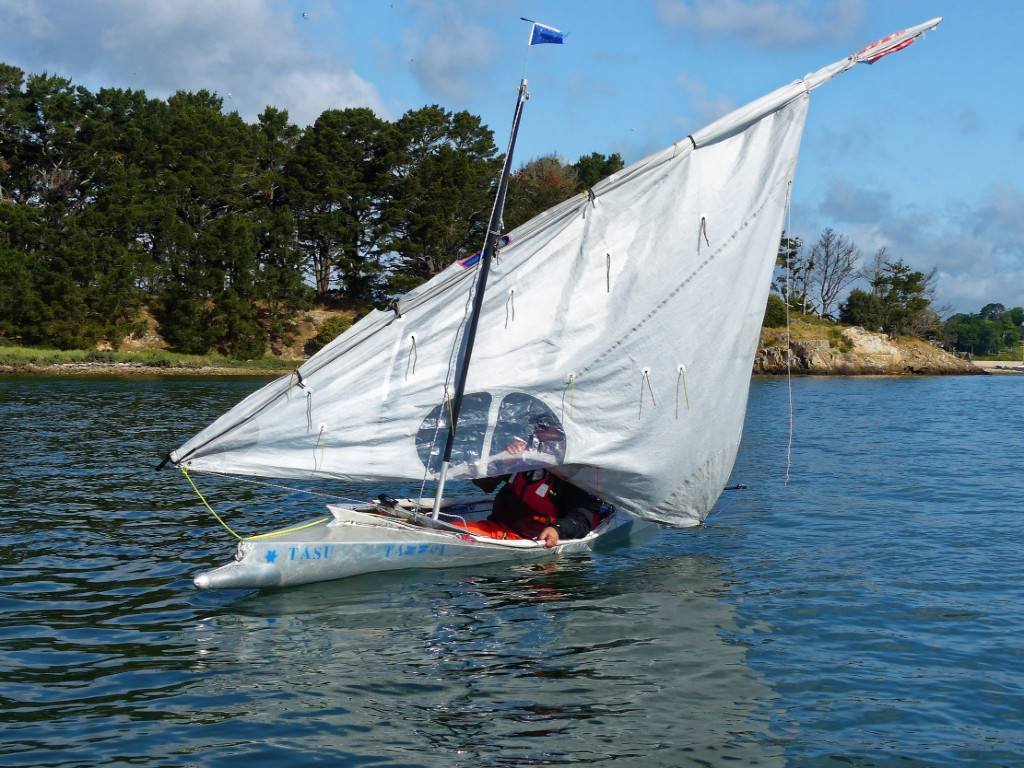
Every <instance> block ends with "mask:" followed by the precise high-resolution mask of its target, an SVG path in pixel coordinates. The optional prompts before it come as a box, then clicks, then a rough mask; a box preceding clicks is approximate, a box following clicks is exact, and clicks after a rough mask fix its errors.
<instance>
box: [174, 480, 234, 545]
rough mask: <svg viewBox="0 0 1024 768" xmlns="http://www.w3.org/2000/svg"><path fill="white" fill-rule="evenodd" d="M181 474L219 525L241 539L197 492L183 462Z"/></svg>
mask: <svg viewBox="0 0 1024 768" xmlns="http://www.w3.org/2000/svg"><path fill="white" fill-rule="evenodd" d="M181 474H183V475H184V476H185V479H186V480H188V484H189V485H191V486H192V490H193V491H195V492H196V496H198V497H199V500H200V501H201V502H203V504H204V506H205V507H206V508H207V509H208V510H210V514H212V515H213V516H214V517H215V518H217V522H218V523H220V524H221V525H223V526H224V528H225V529H226V530H227V532H228V533H230V534H231V535H232V536H234V537H235V538H236V539H241V538H242V537H241V536H239V535H238V534H237V533H235V532H234V531H233V530H231V526H230V525H228V524H227V523H225V522H224V521H223V520H222V519H221V517H220V515H218V514H217V513H216V512H214V510H213V507H211V506H210V504H209V502H207V501H206V499H204V498H203V494H201V493H200V492H199V489H198V488H196V484H195V483H193V482H192V478H191V477H189V476H188V470H187V469H185V465H184V464H182V465H181Z"/></svg>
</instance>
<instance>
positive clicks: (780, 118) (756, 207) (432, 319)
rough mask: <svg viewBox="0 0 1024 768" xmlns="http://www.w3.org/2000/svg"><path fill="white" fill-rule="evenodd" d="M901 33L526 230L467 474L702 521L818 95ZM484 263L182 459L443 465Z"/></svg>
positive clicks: (394, 314)
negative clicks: (538, 477)
mask: <svg viewBox="0 0 1024 768" xmlns="http://www.w3.org/2000/svg"><path fill="white" fill-rule="evenodd" d="M935 23H938V20H935V21H934V23H932V22H930V23H929V24H931V25H932V26H934V24H935ZM927 27H928V25H921V27H919V28H915V29H914V30H908V32H906V33H903V34H902V36H899V37H896V38H894V39H892V40H887V41H884V42H885V45H886V46H888V48H892V49H893V50H898V48H895V47H894V46H901V45H902V44H903V43H904V42H905V40H906V39H912V37H913V36H916V35H918V34H920V33H921V31H923V30H924V29H925V28H927ZM888 48H885V47H884V46H883V49H879V48H877V47H875V46H872V47H869V48H868V49H865V51H862V52H861V53H860V54H856V55H854V56H851V57H848V58H847V59H845V60H843V61H840V62H837V63H836V64H834V65H831V66H830V67H826V68H825V69H822V70H820V71H819V72H817V73H814V74H813V75H809V76H808V77H806V78H804V79H803V80H798V81H796V82H794V83H792V84H790V85H788V86H786V87H784V88H781V89H779V90H778V91H775V92H773V93H771V94H768V95H767V96H765V97H763V98H761V99H759V100H757V101H755V102H753V103H751V104H749V105H747V106H746V107H743V108H741V109H739V110H736V111H735V112H733V113H731V114H730V115H727V116H726V117H724V118H722V119H721V120H719V121H717V122H716V123H714V124H713V125H711V126H709V127H708V128H706V129H705V130H703V131H700V132H697V133H695V134H693V135H692V136H689V137H686V138H684V139H682V140H680V141H679V142H676V143H675V144H674V145H673V146H671V147H668V148H666V149H665V150H663V151H661V152H659V153H657V154H655V155H652V156H650V157H648V158H646V159H644V160H642V161H640V162H638V163H635V164H633V165H631V166H629V167H627V168H625V169H623V170H621V171H620V172H618V173H617V174H615V175H614V176H611V177H609V178H607V179H605V180H604V181H602V182H600V183H599V184H597V185H596V186H595V187H594V188H593V189H592V190H590V191H589V193H588V194H584V195H580V196H578V197H576V198H574V199H571V200H568V201H566V202H564V203H562V204H561V205H559V206H556V207H555V208H553V209H551V210H549V211H547V212H545V213H543V214H541V215H540V216H538V217H536V218H535V219H533V220H531V221H529V222H527V223H526V224H524V225H522V226H520V227H518V228H517V229H515V230H513V231H511V232H509V233H507V237H506V238H505V240H507V242H506V244H505V245H504V246H503V247H502V248H501V249H500V250H499V251H498V253H497V255H496V256H495V258H494V259H493V262H492V263H491V265H490V277H489V283H488V285H487V289H486V293H485V295H484V296H483V300H482V306H481V314H480V316H479V327H478V331H477V336H476V339H475V346H474V353H473V359H472V365H471V366H470V367H469V368H468V378H467V384H466V399H465V401H464V402H463V404H462V409H461V412H460V415H459V419H458V424H457V425H456V429H455V435H456V438H455V449H454V451H453V454H452V459H451V468H450V471H449V478H450V479H455V480H458V479H473V478H479V477H486V476H497V475H501V474H505V473H508V472H510V471H518V470H521V469H526V468H535V467H549V468H550V469H551V470H552V471H553V472H554V473H556V474H558V475H560V476H562V477H565V478H567V479H569V480H570V481H571V482H573V483H574V484H576V485H578V486H580V487H581V488H584V489H585V490H587V491H590V492H592V493H595V494H598V495H600V496H601V498H603V499H604V500H606V501H607V502H610V503H611V504H614V505H616V506H617V507H618V508H620V509H623V510H625V511H627V512H629V513H630V514H631V515H634V516H636V517H640V518H646V519H652V520H657V521H660V522H663V523H667V524H671V525H694V524H699V523H700V522H701V521H702V520H703V519H704V517H705V516H706V515H707V513H708V512H709V511H710V509H711V507H712V505H713V504H714V502H715V500H716V499H717V498H718V496H719V494H720V492H721V490H722V488H723V486H724V484H725V483H726V481H727V480H728V477H729V474H730V472H731V470H732V466H733V463H734V460H735V457H736V452H737V450H738V447H739V442H740V437H741V433H742V428H743V417H744V413H745V410H746V399H747V392H748V387H749V381H750V375H751V368H752V363H753V358H754V353H755V351H756V344H757V340H758V333H759V329H760V327H761V321H762V318H763V314H764V308H765V303H766V300H767V295H768V290H769V285H770V282H771V275H772V271H773V268H774V264H775V260H776V255H777V251H778V246H779V241H780V237H781V234H782V227H783V217H784V213H785V209H786V206H787V202H788V197H789V192H790V185H791V183H792V179H793V173H794V170H795V166H796V160H797V154H798V150H799V146H800V139H801V134H802V131H803V126H804V122H805V119H806V115H807V105H808V101H809V92H810V90H811V89H812V88H814V87H816V86H817V85H820V84H821V83H823V82H825V81H826V80H828V79H830V78H831V77H834V76H835V75H836V74H839V73H840V72H843V71H845V70H846V69H848V68H850V67H852V66H853V65H854V64H855V63H857V62H858V61H874V60H877V58H879V57H880V56H882V55H885V52H888ZM477 269H479V260H476V259H472V258H470V259H465V260H463V261H462V262H456V263H454V264H452V265H451V266H450V267H449V268H448V269H446V270H445V271H444V272H442V273H441V274H439V275H437V276H436V277H435V278H434V279H433V280H431V281H429V282H427V283H425V284H424V285H422V286H420V287H419V288H417V289H416V290H414V291H412V292H411V293H409V294H408V295H406V296H405V297H403V298H402V300H401V302H400V303H399V305H398V307H397V310H396V311H386V312H384V311H377V312H374V313H372V314H371V315H369V316H367V317H365V318H364V319H363V320H361V321H360V322H359V323H357V324H356V325H355V326H353V327H352V328H351V329H350V330H349V331H348V332H346V333H345V334H343V335H342V336H340V337H339V338H338V339H336V340H335V341H334V342H332V343H331V344H330V345H328V346H327V347H325V348H324V349H323V350H321V352H319V353H318V354H317V355H315V356H314V357H312V358H311V359H310V360H308V361H307V362H306V363H304V364H303V365H302V366H301V367H300V368H299V369H298V372H297V374H296V375H294V376H289V377H282V378H281V379H279V380H277V381H275V382H273V383H271V384H269V385H268V386H267V387H265V388H263V389H262V390H260V391H258V392H256V393H254V394H253V395H251V396H250V397H249V398H247V399H246V400H244V401H243V402H242V403H240V404H239V405H238V406H236V407H235V408H234V409H232V410H231V411H229V412H228V413H226V414H225V415H224V416H222V417H221V418H220V419H218V420H217V421H215V422H214V423H213V424H211V425H210V426H209V427H207V428H206V429H205V430H203V431H202V432H200V433H199V434H198V435H196V436H195V437H194V438H193V439H192V440H190V441H188V442H187V443H186V444H185V445H183V446H182V447H180V448H179V449H178V450H177V451H175V452H172V454H171V460H172V461H174V463H175V464H180V465H184V466H187V467H188V468H190V469H193V470H206V471H215V472H223V473H229V474H251V475H257V476H271V477H286V478H335V479H339V480H350V481H361V482H362V481H365V482H380V483H387V482H389V481H398V482H422V483H424V484H425V483H428V482H430V481H432V480H434V479H436V475H437V472H438V468H439V465H440V460H439V453H440V450H441V446H442V445H443V444H444V441H445V436H446V433H447V431H448V430H449V429H450V428H451V425H450V423H449V421H450V418H449V415H450V413H451V411H450V405H449V403H450V397H451V394H452V387H453V382H452V377H453V368H454V361H455V360H456V358H457V353H458V350H459V346H460V344H462V342H463V339H462V334H463V332H464V328H465V324H466V318H467V313H468V311H469V308H470V305H471V302H472V294H473V291H474V289H475V288H474V286H475V282H474V277H475V272H476V270H477Z"/></svg>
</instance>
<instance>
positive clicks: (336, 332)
mask: <svg viewBox="0 0 1024 768" xmlns="http://www.w3.org/2000/svg"><path fill="white" fill-rule="evenodd" d="M352 321H353V318H351V317H349V316H348V315H333V316H331V317H329V318H327V320H325V321H324V324H323V325H322V326H320V330H318V331H317V332H316V335H315V336H313V337H312V338H311V339H310V340H309V341H307V342H306V346H305V352H306V354H307V355H313V354H316V353H317V352H319V351H320V350H321V349H323V348H324V347H326V346H327V345H328V344H330V343H331V342H332V341H334V340H335V339H336V338H338V337H339V336H341V334H343V333H344V332H345V331H347V330H348V329H349V328H350V327H352Z"/></svg>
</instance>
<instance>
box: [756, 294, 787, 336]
mask: <svg viewBox="0 0 1024 768" xmlns="http://www.w3.org/2000/svg"><path fill="white" fill-rule="evenodd" d="M761 324H762V325H763V326H764V327H765V328H783V327H785V325H786V302H784V301H783V300H782V297H781V296H779V294H777V293H769V294H768V303H767V305H765V310H764V320H763V321H762V322H761Z"/></svg>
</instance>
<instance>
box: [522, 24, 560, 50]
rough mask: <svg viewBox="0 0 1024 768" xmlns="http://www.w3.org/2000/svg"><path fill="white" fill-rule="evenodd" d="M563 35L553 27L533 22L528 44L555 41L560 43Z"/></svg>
mask: <svg viewBox="0 0 1024 768" xmlns="http://www.w3.org/2000/svg"><path fill="white" fill-rule="evenodd" d="M564 37H565V35H563V34H562V33H561V32H559V31H558V30H557V29H555V28H554V27H548V26H545V25H544V24H538V23H537V22H534V23H533V31H532V32H531V33H530V45H540V44H541V43H557V44H558V45H561V44H562V38H564Z"/></svg>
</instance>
